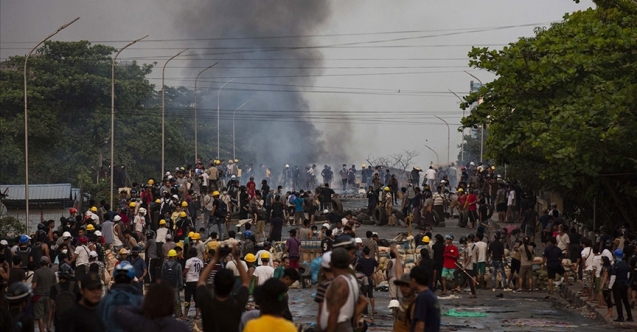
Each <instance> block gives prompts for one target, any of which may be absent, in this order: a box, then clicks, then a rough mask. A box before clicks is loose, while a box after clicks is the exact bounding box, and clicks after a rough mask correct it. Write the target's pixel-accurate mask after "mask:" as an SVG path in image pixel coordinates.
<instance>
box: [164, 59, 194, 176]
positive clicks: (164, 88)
mask: <svg viewBox="0 0 637 332" xmlns="http://www.w3.org/2000/svg"><path fill="white" fill-rule="evenodd" d="M188 50H189V48H187V49H185V50H183V51H181V52H179V53H177V54H175V55H173V56H172V57H171V58H170V59H168V61H166V63H164V67H163V68H162V69H161V175H160V176H159V178H160V179H163V178H164V160H165V159H164V156H165V152H166V151H165V149H164V147H165V143H164V133H165V129H166V128H165V127H166V126H165V122H164V119H165V113H166V111H165V104H164V92H165V91H166V85H164V75H165V71H166V65H167V64H168V63H169V62H170V60H172V59H174V58H176V57H178V56H179V55H181V53H184V52H186V51H188Z"/></svg>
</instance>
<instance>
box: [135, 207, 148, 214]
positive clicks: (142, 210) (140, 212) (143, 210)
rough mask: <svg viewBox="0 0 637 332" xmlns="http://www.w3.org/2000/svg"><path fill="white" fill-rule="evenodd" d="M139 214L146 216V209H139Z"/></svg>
mask: <svg viewBox="0 0 637 332" xmlns="http://www.w3.org/2000/svg"><path fill="white" fill-rule="evenodd" d="M137 212H139V214H142V215H144V214H146V209H144V208H139V211H137Z"/></svg>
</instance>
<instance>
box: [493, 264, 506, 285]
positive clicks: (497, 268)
mask: <svg viewBox="0 0 637 332" xmlns="http://www.w3.org/2000/svg"><path fill="white" fill-rule="evenodd" d="M491 264H493V274H491V283H492V285H493V286H492V288H495V285H496V283H495V282H496V281H495V277H496V276H497V275H498V271H500V273H501V274H502V288H507V287H509V286H508V284H507V275H506V273H505V272H504V264H503V263H502V261H501V260H500V261H495V260H494V261H491Z"/></svg>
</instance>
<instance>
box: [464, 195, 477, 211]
mask: <svg viewBox="0 0 637 332" xmlns="http://www.w3.org/2000/svg"><path fill="white" fill-rule="evenodd" d="M477 201H478V197H477V196H476V195H474V194H469V198H468V204H467V205H468V206H469V211H475V210H476V208H477V206H476V202H477Z"/></svg>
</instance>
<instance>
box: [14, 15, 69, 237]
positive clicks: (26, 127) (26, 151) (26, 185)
mask: <svg viewBox="0 0 637 332" xmlns="http://www.w3.org/2000/svg"><path fill="white" fill-rule="evenodd" d="M79 19H80V18H79V17H77V18H75V19H74V20H73V21H71V22H69V23H66V24H65V25H63V26H61V27H59V28H58V29H57V30H55V32H53V33H52V34H50V35H48V36H47V37H46V38H44V39H42V41H41V42H39V43H37V45H35V47H33V48H32V49H31V51H29V53H28V54H27V56H26V57H25V58H24V200H25V203H26V210H25V216H26V221H25V224H26V228H27V232H29V123H28V118H29V116H28V114H29V108H28V105H27V102H28V98H27V62H28V61H29V57H30V56H31V53H33V51H35V49H36V48H38V46H40V45H42V43H44V42H45V41H47V40H49V39H50V38H51V37H53V36H55V35H56V34H57V33H58V32H60V31H62V30H64V29H66V27H68V26H69V25H71V24H73V23H75V22H76V21H77V20H79Z"/></svg>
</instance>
